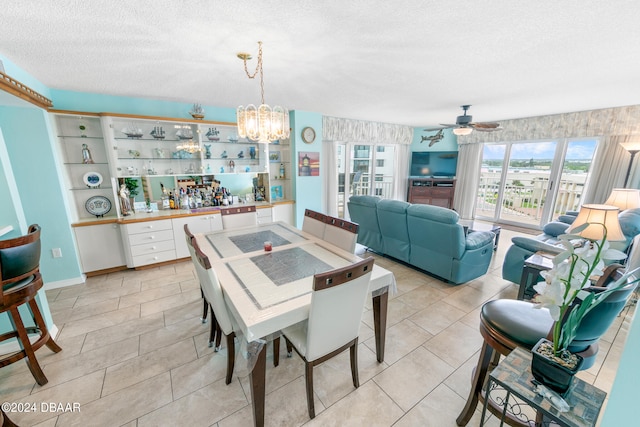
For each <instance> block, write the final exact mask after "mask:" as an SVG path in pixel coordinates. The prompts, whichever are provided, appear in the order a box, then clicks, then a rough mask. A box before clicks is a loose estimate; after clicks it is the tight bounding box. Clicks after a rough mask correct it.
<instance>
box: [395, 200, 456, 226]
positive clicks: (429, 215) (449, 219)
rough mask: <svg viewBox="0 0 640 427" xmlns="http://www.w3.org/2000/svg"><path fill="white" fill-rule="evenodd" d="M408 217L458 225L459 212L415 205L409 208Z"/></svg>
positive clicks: (438, 207)
mask: <svg viewBox="0 0 640 427" xmlns="http://www.w3.org/2000/svg"><path fill="white" fill-rule="evenodd" d="M407 215H411V216H416V217H419V218H425V219H430V220H432V221H437V222H441V223H444V224H457V223H458V220H459V219H460V215H458V212H456V211H454V210H452V209H447V208H443V207H440V206H432V205H420V204H415V205H411V206H409V207H408V208H407Z"/></svg>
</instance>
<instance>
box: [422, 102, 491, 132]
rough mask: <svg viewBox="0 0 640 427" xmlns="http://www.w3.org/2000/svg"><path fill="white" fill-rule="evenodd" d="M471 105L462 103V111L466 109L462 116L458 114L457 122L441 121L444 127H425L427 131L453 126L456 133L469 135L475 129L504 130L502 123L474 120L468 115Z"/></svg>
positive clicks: (484, 130)
mask: <svg viewBox="0 0 640 427" xmlns="http://www.w3.org/2000/svg"><path fill="white" fill-rule="evenodd" d="M469 107H471V105H462V106H461V108H462V111H464V114H463V115H461V116H458V117H457V118H456V124H455V125H453V124H445V123H440V124H441V125H442V126H444V127H443V128H434V129H425V130H426V131H434V130H438V129H451V128H453V129H454V131H453V133H455V134H456V135H468V134H470V133H471V132H472V130H473V129H475V130H477V131H480V132H493V131H496V130H502V128H501V127H500V123H495V122H472V121H471V120H472V119H473V116H468V115H467V110H468V109H469ZM456 129H465V130H466V131H456Z"/></svg>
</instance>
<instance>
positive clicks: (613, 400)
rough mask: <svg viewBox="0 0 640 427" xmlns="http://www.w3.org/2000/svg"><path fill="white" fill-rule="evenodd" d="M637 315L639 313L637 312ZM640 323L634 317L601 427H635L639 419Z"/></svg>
mask: <svg viewBox="0 0 640 427" xmlns="http://www.w3.org/2000/svg"><path fill="white" fill-rule="evenodd" d="M636 314H637V312H636ZM639 360H640V322H638V317H637V316H635V315H634V319H633V322H632V323H631V327H630V328H629V335H628V336H627V342H626V343H625V344H624V349H623V350H622V356H621V357H620V364H619V365H618V372H617V373H616V379H615V380H614V382H613V387H612V388H611V393H610V394H609V402H608V403H607V407H606V408H605V412H604V414H603V415H602V417H601V422H600V426H601V427H619V426H630V425H634V424H635V423H636V422H638V421H637V419H638V414H637V412H638V409H637V406H636V405H637V404H638V385H639V384H640V369H639V368H638V361H639Z"/></svg>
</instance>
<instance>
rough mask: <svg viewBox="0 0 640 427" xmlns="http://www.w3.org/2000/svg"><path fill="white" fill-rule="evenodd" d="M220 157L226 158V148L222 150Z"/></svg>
mask: <svg viewBox="0 0 640 427" xmlns="http://www.w3.org/2000/svg"><path fill="white" fill-rule="evenodd" d="M220 157H222V158H223V159H226V158H227V150H224V151H223V152H222V155H221V156H220Z"/></svg>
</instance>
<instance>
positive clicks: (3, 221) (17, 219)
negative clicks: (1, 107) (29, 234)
mask: <svg viewBox="0 0 640 427" xmlns="http://www.w3.org/2000/svg"><path fill="white" fill-rule="evenodd" d="M0 200H2V209H0V227H5V226H11V227H13V231H11V232H9V233H7V234H5V235H4V236H0V239H11V238H14V237H18V236H20V235H22V234H24V233H26V231H27V224H26V219H25V218H24V212H23V211H22V203H21V202H20V194H19V193H18V187H17V185H16V180H15V178H14V176H13V167H12V166H11V160H10V159H9V153H8V152H7V147H6V145H5V141H4V135H3V133H2V128H0Z"/></svg>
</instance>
